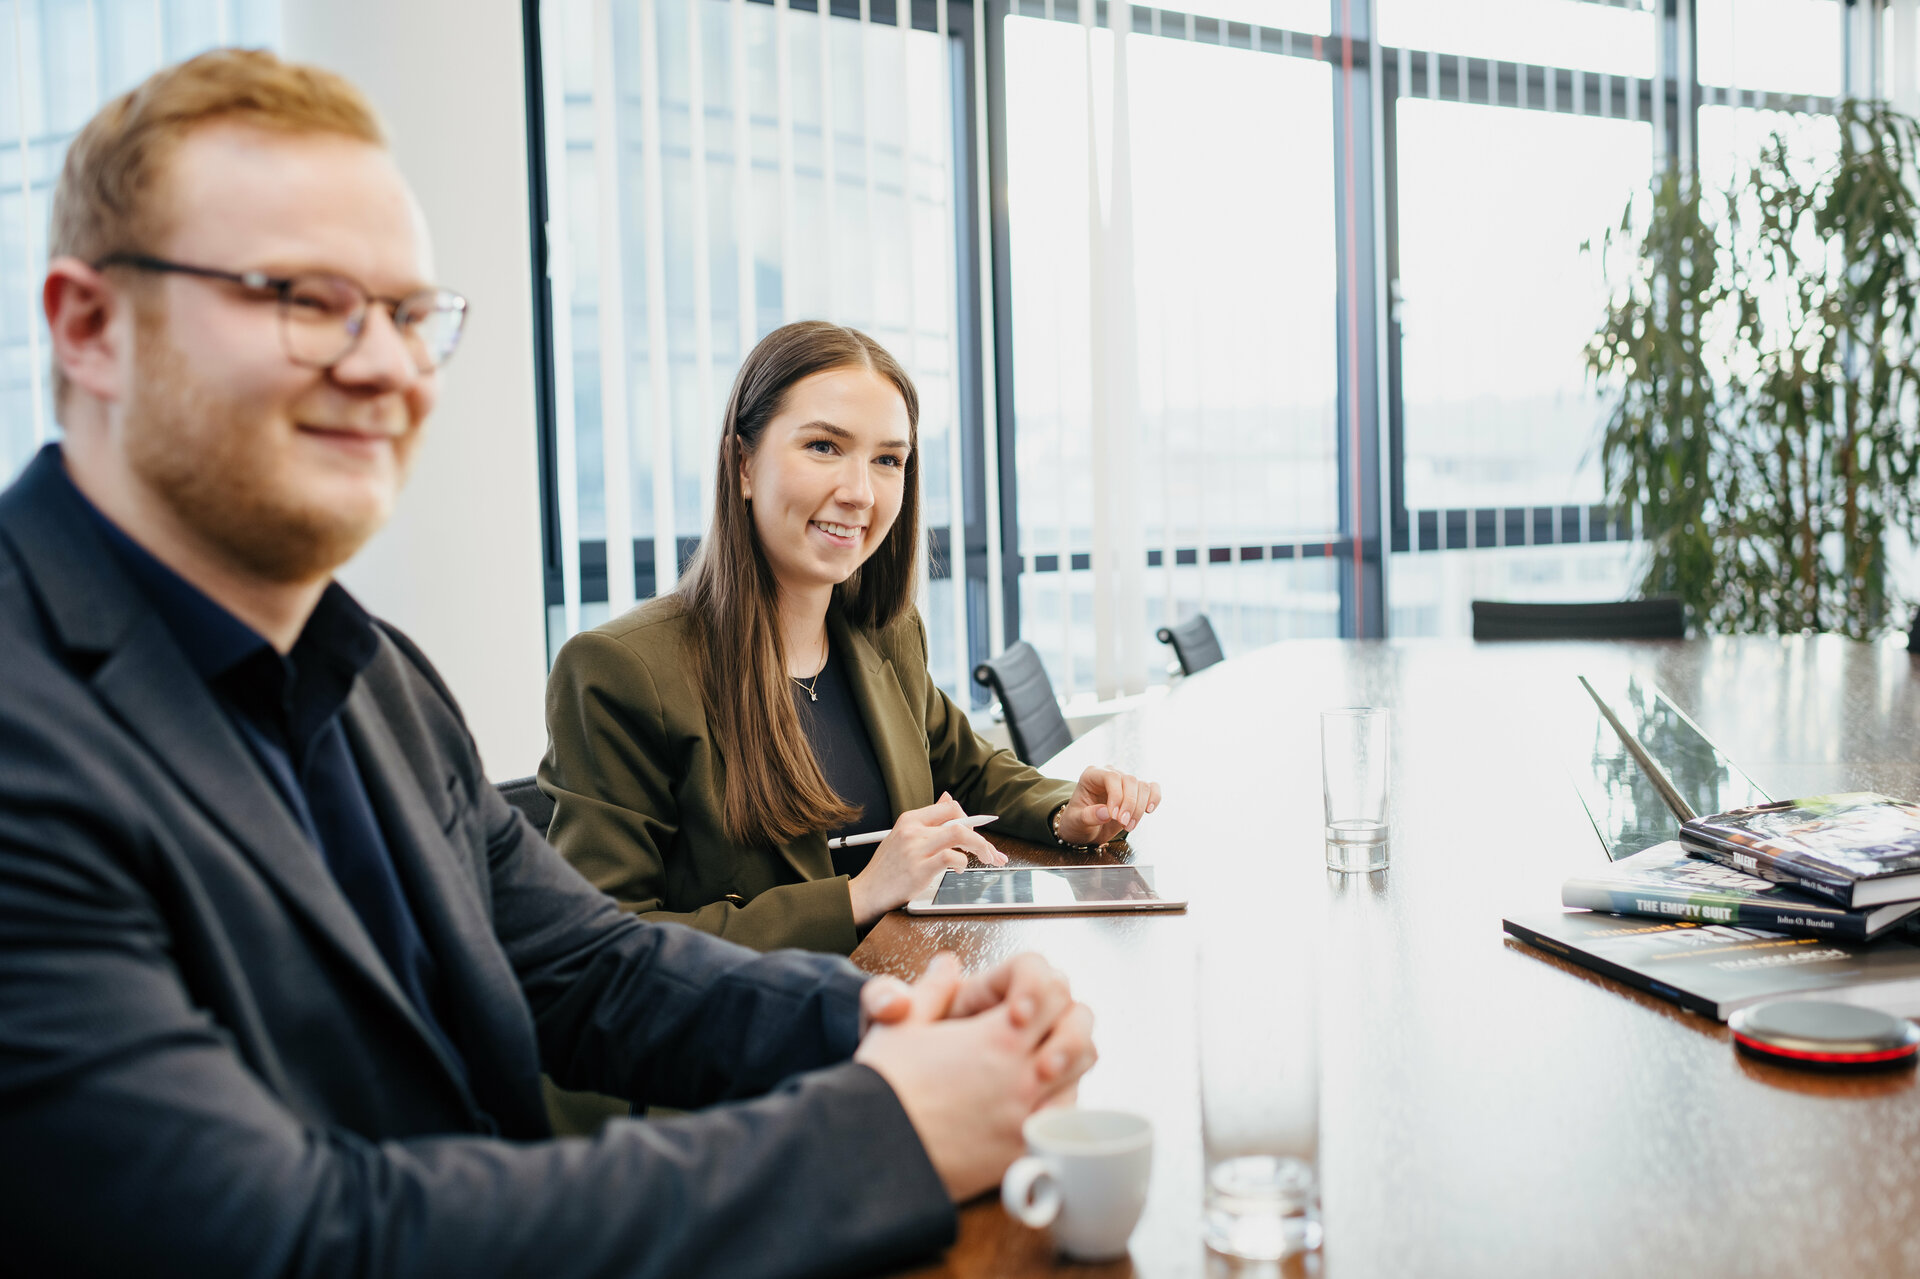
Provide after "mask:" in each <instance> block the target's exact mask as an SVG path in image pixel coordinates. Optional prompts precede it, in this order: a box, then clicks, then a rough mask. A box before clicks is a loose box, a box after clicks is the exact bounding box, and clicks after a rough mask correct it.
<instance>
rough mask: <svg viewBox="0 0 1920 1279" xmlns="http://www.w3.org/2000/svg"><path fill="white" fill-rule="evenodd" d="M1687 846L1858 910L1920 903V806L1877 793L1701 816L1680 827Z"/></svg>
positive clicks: (1855, 793) (1815, 798)
mask: <svg viewBox="0 0 1920 1279" xmlns="http://www.w3.org/2000/svg"><path fill="white" fill-rule="evenodd" d="M1680 842H1681V843H1682V844H1684V845H1685V846H1686V849H1687V851H1688V852H1690V853H1694V854H1696V855H1698V856H1701V857H1707V858H1711V859H1712V860H1714V861H1716V862H1719V863H1720V864H1721V865H1723V866H1730V867H1732V868H1733V869H1734V870H1738V871H1744V872H1745V873H1746V874H1749V875H1755V876H1758V877H1759V878H1761V879H1768V880H1772V881H1773V882H1774V883H1777V884H1787V885H1789V886H1791V887H1794V888H1798V889H1800V890H1801V891H1803V892H1808V893H1813V894H1815V895H1816V896H1819V897H1823V898H1826V899H1827V900H1829V901H1834V902H1838V903H1839V904H1840V905H1842V906H1845V907H1847V908H1849V909H1853V910H1858V909H1861V908H1863V907H1868V906H1878V905H1882V904H1884V903H1886V902H1896V901H1911V900H1914V899H1916V898H1920V804H1913V803H1909V802H1908V801H1906V800H1900V799H1892V798H1889V797H1888V796H1885V795H1877V794H1874V793H1873V792H1872V791H1853V792H1848V793H1846V794H1840V795H1815V796H1813V797H1812V798H1810V799H1795V800H1782V801H1780V802H1779V803H1774V804H1755V805H1754V806H1752V807H1751V808H1736V809H1734V810H1733V811H1732V812H1728V813H1716V814H1714V815H1713V816H1711V817H1695V818H1692V819H1690V820H1688V821H1686V822H1683V823H1681V826H1680Z"/></svg>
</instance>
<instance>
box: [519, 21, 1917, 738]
mask: <svg viewBox="0 0 1920 1279" xmlns="http://www.w3.org/2000/svg"><path fill="white" fill-rule="evenodd" d="M806 3H807V5H808V6H809V7H807V8H805V9H803V8H802V7H801V5H800V3H798V0H787V3H785V4H771V3H761V2H760V0H539V3H538V8H539V12H540V13H541V15H542V26H543V32H544V39H545V54H544V58H543V67H544V71H545V75H546V78H547V86H546V108H547V115H548V126H547V133H546V142H547V152H548V158H547V171H548V173H549V175H550V176H551V177H552V178H553V180H552V181H551V182H550V183H549V185H548V191H549V193H550V200H551V206H552V207H551V210H550V211H551V215H552V223H551V225H550V236H549V240H550V244H551V247H552V249H553V253H552V262H551V267H552V271H551V281H552V286H553V299H554V304H555V314H554V327H555V342H556V350H557V351H558V352H559V354H560V356H561V359H560V360H559V366H560V367H559V369H558V376H557V378H556V384H557V386H558V389H559V391H560V394H559V396H558V400H559V410H558V412H557V413H556V425H555V440H556V454H557V460H558V461H559V463H560V464H559V466H558V467H557V468H556V470H557V473H558V475H559V477H560V479H559V483H558V491H559V496H560V499H561V500H560V502H559V505H560V506H561V507H562V508H563V509H562V512H561V520H560V521H559V523H560V524H562V525H564V530H565V531H564V535H563V536H561V537H560V539H559V540H560V543H561V545H562V546H563V547H564V548H565V555H564V556H562V557H561V558H562V559H564V558H565V557H566V556H571V557H573V561H574V562H570V563H566V564H564V565H563V566H561V567H559V568H556V571H555V585H554V587H553V589H552V590H551V592H550V601H551V603H552V605H553V607H552V609H551V616H552V624H553V634H554V636H555V637H556V638H559V637H561V636H563V635H564V634H565V633H567V632H569V631H570V630H571V629H573V628H575V627H577V626H580V625H584V624H590V623H591V622H593V621H594V620H596V619H597V618H599V617H601V616H604V615H605V613H606V612H607V611H609V610H612V609H617V608H621V607H624V606H625V605H626V604H627V603H628V602H630V601H631V600H633V599H636V598H640V597H644V596H645V595H647V594H649V593H651V592H653V591H656V590H664V589H667V587H668V585H669V584H670V582H671V580H672V578H673V577H674V575H675V573H676V571H677V568H678V565H679V563H680V562H682V561H683V560H684V558H685V556H686V555H687V554H688V553H689V552H690V550H691V548H692V545H693V539H695V538H697V537H698V536H699V534H700V532H701V529H702V526H703V524H704V520H705V517H706V510H707V502H708V490H709V489H710V479H709V477H707V476H706V475H705V474H704V471H705V469H706V468H707V467H709V466H710V465H711V447H712V445H711V441H712V431H713V428H714V424H715V423H716V422H717V415H718V411H719V403H720V399H721V397H722V395H723V394H724V389H725V386H726V383H727V380H728V378H729V377H730V376H731V373H732V370H733V368H734V367H735V366H736V365H737V362H738V360H739V357H740V354H741V352H743V351H744V350H745V349H746V347H747V346H748V345H749V344H750V343H751V342H752V341H753V340H754V338H755V337H757V336H758V335H759V334H760V333H764V332H765V331H766V330H767V329H768V328H770V327H771V326H772V325H774V324H776V323H779V322H780V321H782V320H785V319H791V318H798V317H800V316H803V315H824V316H828V317H831V318H836V319H843V320H846V321H848V322H852V323H856V324H860V325H863V326H866V327H870V328H872V329H873V330H874V331H875V332H876V334H877V335H879V336H880V337H881V338H882V340H884V341H887V342H888V343H889V344H895V345H896V347H897V349H898V350H899V351H900V353H901V354H902V356H903V358H905V359H906V360H907V362H908V363H909V365H910V366H911V367H912V368H913V369H914V370H915V373H916V376H917V377H918V378H920V379H921V382H922V386H923V390H925V391H926V392H927V395H926V399H927V403H928V414H927V421H926V423H925V426H924V431H925V438H924V447H925V450H926V455H927V462H928V469H927V481H926V483H927V497H928V501H927V503H926V506H927V512H928V514H927V523H928V526H929V527H928V534H929V536H928V538H927V542H928V544H929V546H930V547H931V555H930V559H929V563H928V566H927V567H928V570H929V572H928V575H927V577H928V587H927V591H926V593H925V595H924V597H923V601H922V605H923V609H924V611H925V612H926V614H927V616H928V620H929V624H930V629H931V631H932V635H933V650H934V659H935V668H936V671H937V672H938V674H939V677H940V678H941V680H942V681H943V682H944V683H945V684H946V685H947V686H948V687H949V688H955V687H957V686H959V685H961V684H964V682H965V670H966V666H967V664H968V663H969V662H970V661H971V660H975V659H977V658H978V657H980V656H984V655H985V654H986V653H988V652H991V651H997V650H998V649H999V648H1000V647H1001V646H1002V644H1003V643H1004V642H1006V641H1008V640H1011V639H1013V638H1025V639H1027V640H1029V641H1031V642H1032V643H1033V644H1034V645H1035V646H1036V647H1037V648H1038V649H1039V651H1040V653H1041V656H1042V659H1043V660H1044V662H1045V663H1046V665H1047V667H1048V670H1049V673H1050V675H1051V677H1052V679H1053V681H1054V684H1055V687H1056V690H1057V691H1058V692H1060V693H1061V694H1062V695H1063V696H1064V697H1066V698H1068V699H1070V700H1073V701H1082V700H1093V701H1106V700H1109V699H1111V698H1113V697H1115V696H1117V695H1123V694H1127V693H1131V692H1134V691H1138V690H1140V689H1142V688H1144V687H1145V686H1147V685H1149V684H1152V683H1154V682H1157V681H1159V680H1162V679H1164V678H1165V666H1166V661H1167V656H1168V655H1167V654H1166V652H1165V650H1163V649H1162V648H1161V647H1160V646H1158V645H1157V644H1155V643H1154V642H1153V640H1152V638H1151V637H1152V633H1153V630H1154V628H1155V627H1156V626H1158V625H1161V624H1163V623H1166V622H1169V621H1173V620H1177V619H1179V618H1182V617H1185V616H1187V615H1189V614H1191V613H1193V612H1195V611H1205V612H1207V613H1208V614H1209V615H1210V616H1211V617H1212V619H1213V621H1214V624H1215V626H1216V628H1217V629H1218V630H1219V631H1220V632H1221V634H1222V636H1223V638H1224V639H1225V642H1226V645H1227V647H1228V648H1229V650H1231V651H1244V650H1245V649H1247V648H1250V647H1253V646H1256V645H1259V644H1262V643H1266V642H1269V641H1271V640H1275V639H1281V638H1286V637H1290V636H1305V635H1331V634H1340V633H1348V634H1367V635H1372V634H1383V633H1384V634H1395V635H1446V634H1459V633H1464V632H1465V630H1466V629H1467V626H1468V621H1469V617H1470V614H1469V610H1468V603H1469V601H1470V600H1471V599H1473V598H1474V597H1476V596H1480V597H1492V598H1504V599H1513V600H1528V599H1532V600H1554V599H1560V600H1565V599H1605V598H1617V597H1619V596H1622V595H1624V594H1628V593H1630V592H1631V591H1632V589H1633V587H1634V583H1635V571H1636V567H1637V556H1638V554H1639V549H1640V548H1639V547H1638V546H1637V544H1636V543H1634V542H1633V540H1632V538H1633V536H1634V526H1633V519H1632V516H1631V513H1625V512H1616V511H1612V510H1609V509H1608V508H1607V507H1606V505H1605V486H1604V483H1603V477H1602V474H1601V468H1600V465H1599V458H1598V457H1597V454H1596V450H1597V445H1598V440H1599V435H1600V427H1601V423H1602V421H1603V419H1604V415H1605V404H1604V401H1603V397H1602V394H1601V393H1600V392H1599V391H1597V390H1596V388H1595V387H1594V386H1593V385H1592V383H1591V381H1590V379H1589V376H1588V373H1587V367H1586V347H1587V343H1588V341H1589V340H1590V338H1591V337H1592V335H1593V333H1594V331H1595V329H1596V328H1597V326H1598V325H1599V324H1600V322H1601V319H1602V316H1603V312H1604V308H1605V302H1606V292H1605V283H1604V280H1603V277H1602V264H1601V262H1600V260H1599V258H1598V256H1597V255H1596V254H1594V253H1591V252H1587V251H1585V249H1584V247H1583V246H1585V245H1587V244H1589V243H1590V242H1594V241H1596V240H1597V239H1598V237H1599V236H1600V235H1601V234H1602V233H1603V232H1604V231H1605V230H1606V229H1607V228H1608V227H1609V226H1612V225H1615V224H1617V223H1618V221H1619V219H1620V218H1621V216H1622V213H1623V211H1624V210H1625V209H1626V208H1627V207H1628V205H1629V202H1630V201H1633V200H1636V199H1638V198H1640V197H1641V196H1642V195H1644V193H1645V192H1646V191H1647V189H1648V184H1649V179H1650V178H1651V177H1652V176H1653V175H1654V174H1655V173H1656V172H1660V171H1663V170H1664V169H1666V168H1668V167H1675V168H1679V169H1681V170H1683V171H1687V172H1694V173H1697V174H1699V175H1700V176H1701V178H1702V179H1703V180H1705V181H1709V182H1716V181H1723V180H1724V178H1725V176H1726V175H1727V174H1729V173H1731V172H1732V170H1733V168H1734V167H1735V166H1736V165H1737V163H1739V162H1740V158H1741V157H1742V156H1745V155H1748V154H1750V153H1751V151H1752V149H1753V148H1754V147H1755V146H1756V145H1757V141H1758V137H1759V136H1760V134H1761V133H1762V132H1763V131H1764V130H1766V129H1767V128H1769V127H1771V126H1772V125H1773V124H1775V123H1780V122H1786V123H1788V124H1789V125H1790V126H1791V128H1792V129H1793V130H1794V131H1796V133H1797V134H1798V135H1799V136H1803V137H1805V138H1806V139H1809V140H1810V141H1811V142H1812V143H1816V144H1817V143H1818V142H1819V139H1820V138H1821V137H1822V136H1825V135H1823V134H1822V129H1828V132H1829V134H1830V128H1829V126H1828V124H1827V122H1828V121H1830V119H1831V113H1832V111H1833V106H1834V102H1835V100H1836V97H1837V96H1838V95H1841V94H1843V93H1846V92H1853V93H1858V94H1872V93H1875V92H1877V91H1878V88H1879V83H1880V80H1881V79H1886V78H1889V77H1894V76H1895V75H1896V73H1897V74H1899V75H1906V76H1907V78H1908V79H1909V80H1916V81H1920V72H1915V71H1914V67H1915V66H1916V65H1920V36H1915V35H1914V29H1915V28H1916V26H1920V24H1917V23H1916V22H1915V21H1914V20H1913V19H1915V16H1916V15H1915V14H1913V13H1912V12H1908V10H1911V9H1912V8H1913V7H1914V6H1912V5H1911V4H1907V0H1898V3H1896V4H1895V5H1894V6H1893V7H1891V8H1890V7H1889V6H1888V5H1886V4H1877V3H1870V2H1867V0H1863V4H1861V5H1858V6H1842V5H1841V4H1839V3H1838V2H1837V0H1754V3H1752V4H1748V3H1746V2H1745V0H1741V2H1740V3H1738V4H1735V3H1731V2H1730V0H1694V3H1690V4H1689V3H1682V4H1680V5H1677V6H1670V5H1669V4H1667V3H1663V2H1661V0H1373V3H1361V2H1360V0H1356V2H1355V3H1354V4H1351V5H1349V4H1344V3H1334V4H1328V3H1325V0H1194V2H1193V3H1191V4H1189V5H1186V6H1182V7H1181V8H1180V9H1177V10H1176V9H1173V8H1160V7H1157V6H1154V5H1150V4H1138V3H1136V4H1128V3H1124V2H1123V0H983V2H982V6H981V10H982V11H981V12H978V13H976V12H975V11H974V9H973V7H972V6H971V5H960V4H959V3H958V0H950V3H949V4H948V5H946V6H942V5H940V4H938V3H935V2H934V0H864V2H863V0H806ZM1901 4H1906V5H1907V8H1906V9H1905V10H1899V7H1900V5H1901ZM822 5H824V6H825V11H824V12H823V11H822V9H821V8H820V7H819V6H822ZM1856 10H1858V11H1859V12H1858V13H1856V12H1855V11H1856ZM1896 10H1899V12H1896ZM1900 13H1905V14H1906V18H1905V19H1901V20H1902V21H1906V23H1907V25H1906V26H1904V27H1903V26H1901V25H1900V22H1899V21H1896V18H1899V17H1900ZM1849 15H1853V16H1849ZM1902 31H1904V32H1906V35H1905V36H1900V37H1899V38H1900V39H1907V38H1908V37H1913V39H1912V40H1910V41H1909V43H1912V44H1913V46H1914V47H1912V48H1907V46H1906V45H1902V44H1899V43H1898V41H1897V40H1895V36H1897V35H1899V33H1900V32H1902ZM1375 36H1377V39H1374V38H1373V37H1375ZM1903 49H1904V50H1905V52H1904V53H1903V52H1902V50H1903ZM1902 68H1904V70H1901V69H1902ZM703 175H704V176H703ZM563 176H564V180H562V177H563ZM743 200H744V201H745V203H744V204H743V203H742V201H743ZM656 335H658V336H657V337H656ZM608 547H617V548H620V549H619V550H618V551H615V552H609V551H608V549H607V548H608ZM628 548H631V550H630V553H629V550H628ZM629 558H630V559H631V561H632V562H631V564H628V563H627V562H626V561H627V560H628V559H629ZM1382 592H1384V593H1382ZM1382 606H1383V607H1382ZM989 615H991V620H992V622H993V625H991V626H990V625H989V624H988V623H989ZM1002 617H1004V618H1005V620H1006V626H1005V627H1004V629H1002V627H1001V626H1000V625H999V622H1000V620H1001V618H1002Z"/></svg>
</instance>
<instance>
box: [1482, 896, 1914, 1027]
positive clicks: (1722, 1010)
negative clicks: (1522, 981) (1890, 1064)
mask: <svg viewBox="0 0 1920 1279" xmlns="http://www.w3.org/2000/svg"><path fill="white" fill-rule="evenodd" d="M1500 922H1501V926H1502V927H1504V928H1505V929H1506V931H1507V932H1509V933H1511V934H1512V935H1513V936H1515V937H1517V938H1519V939H1520V940H1521V941H1523V942H1526V943H1527V944H1528V945H1530V946H1536V947H1539V948H1540V949H1541V950H1544V951H1546V952H1547V953H1549V954H1553V955H1558V956H1560V957H1561V958H1562V959H1567V960H1571V961H1572V962H1574V963H1576V964H1580V965H1582V966H1583V967H1587V968H1591V969H1593V970H1594V971H1595V972H1599V973H1604V974H1605V975H1606V976H1608V977H1612V978H1615V979H1616V980H1619V981H1623V982H1626V983H1627V984H1628V985H1630V986H1637V987H1639V988H1640V989H1641V990H1645V991H1651V992H1652V993H1653V994H1656V995H1659V996H1660V997H1661V998H1663V999H1670V1000H1672V1001H1673V1002H1674V1003H1676V1004H1679V1005H1680V1006H1681V1007H1682V1008H1688V1009H1691V1010H1692V1011H1694V1012H1697V1013H1703V1014H1705V1015H1706V1016H1708V1017H1712V1018H1714V1019H1716V1020H1718V1021H1725V1020H1726V1019H1727V1018H1728V1017H1729V1016H1731V1015H1732V1014H1733V1013H1734V1012H1735V1011H1736V1010H1738V1009H1741V1008H1744V1007H1746V1006H1747V1005H1748V1004H1757V1003H1761V1002H1763V1001H1765V1000H1768V999H1784V998H1806V999H1811V998H1818V999H1837V1000H1840V1001H1841V1002H1843V1003H1849V1004H1860V1005H1862V1006H1864V1007H1868V1008H1878V1009H1880V1010H1881V1011H1883V1012H1887V1013H1891V1014H1893V1015H1894V1016H1896V1017H1912V1016H1916V1015H1920V946H1915V945H1913V944H1912V943H1911V942H1908V941H1906V940H1904V939H1903V938H1901V937H1898V936H1895V937H1886V938H1882V939H1881V940H1880V941H1877V942H1873V943H1871V944H1862V943H1857V942H1842V941H1835V940H1830V939H1827V938H1821V937H1788V936H1786V935H1784V934H1782V933H1772V932H1764V931H1762V930H1760V929H1755V928H1736V927H1733V926H1732V925H1727V924H1689V923H1662V922H1660V921H1658V920H1652V919H1635V918H1633V917H1631V916H1623V915H1603V914H1599V913H1597V912H1594V911H1584V910H1573V911H1566V912H1564V913H1562V914H1558V915H1529V916H1525V917H1523V918H1519V919H1504V920H1501V921H1500Z"/></svg>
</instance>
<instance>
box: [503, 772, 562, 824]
mask: <svg viewBox="0 0 1920 1279" xmlns="http://www.w3.org/2000/svg"><path fill="white" fill-rule="evenodd" d="M495 789H496V790H498V791H499V792H500V794H501V795H502V796H504V797H505V798H506V801H507V802H508V803H509V804H512V805H513V806H514V807H515V808H517V809H519V810H520V811H521V813H523V814H524V815H525V816H526V819H527V820H528V821H530V822H532V823H533V828H534V829H535V830H537V831H539V832H540V833H541V834H542V835H545V834H546V833H547V827H549V826H551V825H552V824H553V801H552V800H551V799H549V798H547V793H546V792H545V791H543V790H541V789H540V787H539V785H538V784H536V783H535V782H534V780H533V778H531V777H516V778H515V779H514V780H512V781H510V782H499V783H496V785H495Z"/></svg>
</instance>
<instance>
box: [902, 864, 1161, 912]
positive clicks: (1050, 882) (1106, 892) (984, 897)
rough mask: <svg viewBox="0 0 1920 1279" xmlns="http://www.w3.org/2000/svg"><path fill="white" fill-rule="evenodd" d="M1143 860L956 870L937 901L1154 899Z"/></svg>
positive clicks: (1003, 902)
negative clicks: (1118, 863) (1125, 863)
mask: <svg viewBox="0 0 1920 1279" xmlns="http://www.w3.org/2000/svg"><path fill="white" fill-rule="evenodd" d="M1142 870H1143V868H1142V867H1138V866H1062V867H1058V868H1056V869H1052V870H1048V869H1045V868H1042V867H1037V866H1007V867H995V868H993V869H989V870H967V871H959V870H950V871H948V872H947V873H946V875H945V876H944V877H943V878H942V879H941V880H940V887H939V889H938V891H936V892H935V893H934V895H933V904H934V905H935V906H976V905H977V906H1013V905H1020V906H1067V905H1071V904H1073V903H1075V902H1120V901H1152V900H1153V899H1154V898H1155V897H1156V896H1157V895H1158V894H1156V893H1155V892H1154V891H1153V881H1152V880H1151V879H1149V878H1148V877H1147V876H1146V875H1144V874H1142V873H1141V872H1142Z"/></svg>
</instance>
